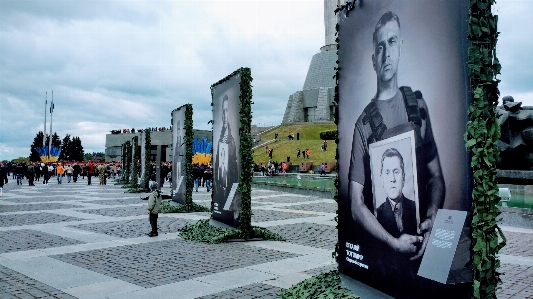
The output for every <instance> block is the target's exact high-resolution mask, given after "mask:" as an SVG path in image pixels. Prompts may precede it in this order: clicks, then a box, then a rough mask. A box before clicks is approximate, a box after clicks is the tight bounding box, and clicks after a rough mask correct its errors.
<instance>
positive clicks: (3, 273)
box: [0, 265, 76, 299]
mask: <svg viewBox="0 0 533 299" xmlns="http://www.w3.org/2000/svg"><path fill="white" fill-rule="evenodd" d="M0 298H2V299H15V298H47V299H51V298H57V299H76V297H73V296H71V295H69V294H67V293H63V292H62V291H60V290H58V289H54V288H52V287H50V286H48V285H46V284H44V283H41V282H39V281H37V280H35V279H32V278H30V277H28V276H25V275H22V274H20V273H19V272H16V271H13V270H11V269H9V268H7V267H4V266H1V265H0Z"/></svg>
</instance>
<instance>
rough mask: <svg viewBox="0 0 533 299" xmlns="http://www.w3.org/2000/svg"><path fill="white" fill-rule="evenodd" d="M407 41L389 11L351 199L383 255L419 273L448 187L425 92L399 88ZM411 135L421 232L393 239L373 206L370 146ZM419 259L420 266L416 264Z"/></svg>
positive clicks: (375, 58)
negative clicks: (393, 256)
mask: <svg viewBox="0 0 533 299" xmlns="http://www.w3.org/2000/svg"><path fill="white" fill-rule="evenodd" d="M402 43H403V40H402V36H401V30H400V19H399V18H398V16H397V15H396V14H395V13H393V12H390V11H388V12H386V13H384V14H383V15H382V16H381V18H380V19H379V21H378V22H377V24H376V26H375V28H374V33H373V54H372V63H373V68H374V70H375V72H376V80H377V91H376V94H375V96H374V98H372V99H371V100H370V103H369V104H368V105H367V106H366V108H365V109H364V111H363V112H362V114H361V115H360V116H359V118H358V119H357V122H356V124H355V128H354V134H353V143H352V152H351V159H350V169H349V197H350V201H351V213H352V217H353V219H354V220H355V222H356V223H358V224H359V225H360V226H361V227H362V228H363V229H364V230H365V231H366V232H367V233H368V234H369V235H371V236H373V237H374V238H375V241H376V242H377V244H381V246H382V248H383V251H382V252H387V253H390V254H391V255H396V257H395V259H397V260H398V259H399V260H402V261H404V264H403V265H404V266H405V267H406V268H410V270H409V269H406V268H403V269H398V271H400V272H401V271H404V272H402V273H405V272H408V273H410V274H413V275H416V271H417V270H418V267H417V266H416V262H418V264H419V262H420V260H421V259H420V257H421V256H422V255H423V253H424V250H425V248H426V245H427V242H428V238H429V232H430V231H431V229H432V227H433V222H434V220H435V216H436V214H437V210H438V209H439V208H442V206H443V202H444V197H445V185H444V179H443V175H442V171H441V165H440V161H439V155H438V151H437V146H436V144H435V140H434V137H433V131H432V128H431V122H430V118H429V111H428V108H427V106H426V102H425V101H424V98H423V97H422V93H421V92H420V91H412V90H411V88H410V87H407V86H402V87H398V65H399V62H400V57H401V52H402ZM409 131H414V135H415V146H416V161H417V163H416V164H417V165H414V166H413V167H414V170H413V171H417V176H418V186H414V187H415V188H418V194H419V196H418V198H419V213H420V225H419V227H418V231H419V232H420V234H418V233H416V230H413V229H407V228H406V227H404V228H403V229H402V227H401V226H399V227H397V229H399V233H398V235H396V236H393V235H392V234H391V233H390V232H389V231H387V230H386V229H385V228H384V227H383V225H382V224H381V223H380V222H379V221H378V219H377V218H376V215H374V212H375V211H376V210H375V209H376V208H377V207H374V202H373V201H374V200H373V191H372V178H371V168H370V156H369V144H371V143H374V142H377V141H382V140H386V139H388V138H390V137H394V136H396V135H399V134H401V133H405V132H409ZM385 142H386V141H385ZM392 157H396V158H392ZM392 157H389V158H390V159H389V160H390V161H387V162H395V163H396V162H399V160H400V158H399V157H398V156H397V155H392ZM401 171H403V169H402V170H401ZM402 186H403V185H402ZM400 191H401V190H400ZM391 199H392V198H391ZM415 216H416V215H415ZM415 216H413V217H415ZM413 261H416V262H415V263H414V264H413V263H412V262H413ZM410 262H411V263H410ZM386 267H387V265H384V268H386ZM389 274H391V275H392V276H390V277H389V278H391V279H393V278H392V277H393V275H401V274H400V273H399V272H398V273H389ZM385 276H386V277H388V276H387V275H385ZM412 277H414V276H412Z"/></svg>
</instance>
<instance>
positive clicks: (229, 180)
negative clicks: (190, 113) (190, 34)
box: [212, 74, 241, 228]
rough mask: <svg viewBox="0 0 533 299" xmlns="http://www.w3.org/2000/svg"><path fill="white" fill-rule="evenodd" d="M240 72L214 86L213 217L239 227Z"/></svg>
mask: <svg viewBox="0 0 533 299" xmlns="http://www.w3.org/2000/svg"><path fill="white" fill-rule="evenodd" d="M240 81H241V79H240V74H235V75H234V76H232V77H231V78H229V79H228V80H227V81H225V82H223V83H220V84H218V85H216V86H214V87H213V88H212V92H213V219H215V220H217V221H220V222H222V223H225V224H227V225H230V226H233V227H236V228H238V227H239V215H240V211H241V196H240V192H239V183H240V173H241V158H240V154H239V146H240V135H239V127H240V120H239V108H240V100H239V95H240Z"/></svg>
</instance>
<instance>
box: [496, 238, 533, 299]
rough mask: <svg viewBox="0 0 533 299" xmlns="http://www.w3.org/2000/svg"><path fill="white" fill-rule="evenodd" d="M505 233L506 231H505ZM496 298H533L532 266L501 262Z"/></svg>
mask: <svg viewBox="0 0 533 299" xmlns="http://www.w3.org/2000/svg"><path fill="white" fill-rule="evenodd" d="M506 234H507V233H506ZM500 272H501V273H503V275H502V276H500V278H501V280H502V284H501V285H500V286H499V287H500V288H499V289H498V290H497V292H496V294H497V296H498V298H500V299H502V298H533V267H528V266H522V265H515V264H502V265H501V267H500Z"/></svg>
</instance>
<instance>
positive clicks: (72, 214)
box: [49, 210, 109, 220]
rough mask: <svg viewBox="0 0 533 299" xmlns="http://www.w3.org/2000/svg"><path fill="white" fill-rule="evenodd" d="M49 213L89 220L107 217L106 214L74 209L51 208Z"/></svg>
mask: <svg viewBox="0 0 533 299" xmlns="http://www.w3.org/2000/svg"><path fill="white" fill-rule="evenodd" d="M49 213H54V214H58V215H63V216H70V217H76V218H81V219H89V220H90V219H102V218H107V219H109V218H108V217H106V216H102V215H97V214H89V213H83V212H79V211H75V210H53V211H49Z"/></svg>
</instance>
